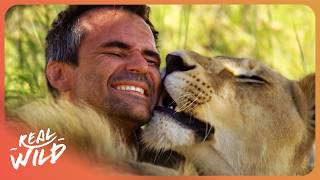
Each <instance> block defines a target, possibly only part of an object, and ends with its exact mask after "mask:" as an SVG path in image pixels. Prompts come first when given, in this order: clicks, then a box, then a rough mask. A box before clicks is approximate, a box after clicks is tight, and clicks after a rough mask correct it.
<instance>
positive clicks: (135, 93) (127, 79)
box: [71, 9, 160, 126]
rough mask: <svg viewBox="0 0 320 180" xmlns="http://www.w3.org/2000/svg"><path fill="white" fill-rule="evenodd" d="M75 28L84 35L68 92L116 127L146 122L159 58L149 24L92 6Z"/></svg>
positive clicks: (156, 89) (157, 78)
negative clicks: (105, 116)
mask: <svg viewBox="0 0 320 180" xmlns="http://www.w3.org/2000/svg"><path fill="white" fill-rule="evenodd" d="M80 27H81V28H82V29H84V30H85V35H84V38H83V39H82V40H81V44H80V47H79V49H78V63H79V64H78V66H77V67H75V70H74V77H73V78H74V81H73V85H72V87H73V88H72V90H71V97H72V98H73V99H82V100H85V101H86V102H87V103H89V104H90V105H92V106H93V107H95V108H96V109H97V110H99V111H102V112H103V113H105V114H107V115H108V116H109V117H112V118H111V119H112V120H115V121H117V122H114V123H115V124H117V125H120V126H137V125H141V124H143V123H145V122H147V121H148V119H149V117H150V113H151V111H152V109H153V108H154V106H155V104H156V101H157V97H158V93H159V86H160V73H159V65H160V58H159V55H158V53H157V49H156V45H155V40H154V37H153V35H152V32H151V30H150V28H149V26H148V25H147V24H146V23H145V22H144V21H143V19H141V18H140V17H139V16H137V15H134V14H131V13H128V12H124V11H121V10H110V9H95V10H92V11H89V12H88V13H86V14H84V15H83V16H81V18H80Z"/></svg>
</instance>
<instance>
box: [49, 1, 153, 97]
mask: <svg viewBox="0 0 320 180" xmlns="http://www.w3.org/2000/svg"><path fill="white" fill-rule="evenodd" d="M97 8H109V9H119V10H123V11H127V12H130V13H134V14H136V15H138V16H139V17H141V18H142V19H143V20H144V21H145V22H146V23H147V24H148V25H149V27H150V29H151V31H152V33H153V37H154V39H155V43H156V45H157V47H158V31H157V30H156V29H155V28H154V26H153V24H152V23H151V21H150V19H149V13H150V7H148V6H146V5H71V6H69V7H68V8H67V9H65V10H64V11H62V12H60V13H59V15H58V17H57V18H56V19H55V20H54V22H53V23H52V25H51V26H52V27H51V29H50V30H49V31H48V34H47V37H46V52H45V56H46V67H47V64H48V62H49V61H59V62H63V63H67V64H73V65H78V48H79V46H80V42H81V38H82V37H83V35H84V34H85V31H84V30H83V29H81V28H80V25H79V23H78V22H79V18H80V16H81V15H83V14H84V13H85V12H87V11H89V10H92V9H97ZM45 71H47V69H46V70H45ZM46 81H47V86H48V89H49V91H50V93H51V94H52V95H53V97H58V96H59V91H58V90H57V89H56V88H54V87H53V86H52V85H51V84H50V82H49V81H48V78H47V76H46Z"/></svg>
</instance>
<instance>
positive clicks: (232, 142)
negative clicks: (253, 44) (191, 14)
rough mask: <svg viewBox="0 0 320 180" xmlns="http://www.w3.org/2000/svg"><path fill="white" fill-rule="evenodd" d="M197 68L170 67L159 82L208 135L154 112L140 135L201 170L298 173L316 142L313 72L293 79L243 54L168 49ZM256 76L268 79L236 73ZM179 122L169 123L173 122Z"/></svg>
mask: <svg viewBox="0 0 320 180" xmlns="http://www.w3.org/2000/svg"><path fill="white" fill-rule="evenodd" d="M173 55H175V56H179V57H180V58H182V59H183V63H184V64H185V65H188V66H190V67H191V66H195V68H193V69H191V70H188V71H175V72H172V73H171V74H169V75H168V76H167V77H166V79H165V80H164V86H165V88H166V90H167V91H168V93H169V94H170V96H171V97H172V98H173V99H174V100H175V102H176V103H177V107H176V109H175V110H176V111H183V112H186V113H188V114H190V115H192V116H194V117H196V118H198V119H200V120H202V121H205V122H207V123H209V124H210V125H211V126H212V127H214V129H215V133H214V135H211V136H210V137H209V138H208V139H207V140H206V141H199V140H197V139H196V138H194V137H195V136H196V135H195V133H194V132H193V133H192V131H190V130H188V128H186V127H185V126H180V125H179V124H176V122H174V121H173V120H172V119H170V117H164V116H156V118H153V120H152V121H151V123H150V125H149V126H148V127H147V128H146V129H145V131H144V135H143V139H144V142H145V143H146V145H147V146H148V147H149V148H152V149H158V150H161V149H173V150H175V151H177V152H179V153H181V154H183V155H184V156H186V158H187V159H188V160H190V161H192V162H193V164H194V166H195V167H196V169H197V170H198V172H199V173H200V174H203V175H303V174H305V173H306V172H308V171H309V170H308V169H307V162H308V160H309V158H310V152H311V149H312V144H313V141H314V119H313V118H314V112H315V111H314V108H315V107H314V93H315V87H314V86H315V85H314V75H310V76H308V77H306V79H304V80H302V81H300V82H296V81H291V80H288V79H286V78H285V77H283V76H281V75H280V74H278V73H276V72H274V71H272V70H271V69H270V68H268V67H267V66H265V65H263V64H261V63H259V62H257V61H253V60H249V59H237V58H229V57H216V58H207V57H203V56H201V55H199V54H197V53H194V52H187V51H180V52H175V53H173ZM242 75H245V76H248V77H249V76H251V77H252V76H259V77H261V78H262V79H264V80H265V81H266V82H261V81H259V80H258V81H257V80H252V79H250V78H247V79H246V78H241V76H242ZM177 126H178V127H179V128H174V129H171V127H177Z"/></svg>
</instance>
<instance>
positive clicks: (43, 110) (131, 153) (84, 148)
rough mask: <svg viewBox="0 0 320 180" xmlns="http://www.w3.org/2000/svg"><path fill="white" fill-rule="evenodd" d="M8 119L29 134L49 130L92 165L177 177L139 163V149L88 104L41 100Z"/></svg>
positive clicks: (147, 164)
mask: <svg viewBox="0 0 320 180" xmlns="http://www.w3.org/2000/svg"><path fill="white" fill-rule="evenodd" d="M8 117H9V118H8V119H9V122H8V124H9V125H10V124H11V125H12V126H15V125H16V124H17V123H18V124H21V123H23V127H27V130H26V131H27V132H29V131H33V130H39V129H47V128H50V129H51V131H53V132H56V133H57V134H58V135H59V137H63V138H64V139H65V141H64V143H66V144H67V148H68V149H70V148H71V149H73V150H76V151H78V152H80V153H82V154H83V153H84V154H85V156H86V157H88V158H89V159H91V160H93V163H98V164H101V165H107V166H111V167H116V168H117V169H119V170H118V171H119V172H120V173H124V174H128V173H129V174H138V175H177V174H178V172H177V171H174V170H171V169H168V168H164V167H158V166H154V165H152V164H149V163H143V162H138V161H137V152H136V149H135V148H132V147H129V146H127V144H125V143H124V141H123V138H122V136H121V133H120V132H118V131H117V130H116V129H115V128H113V127H111V125H110V124H109V123H108V122H109V121H108V119H107V118H106V117H105V116H102V115H100V114H98V113H97V112H96V111H94V110H93V109H92V108H90V107H89V106H88V105H86V104H85V103H78V104H77V105H74V104H73V103H71V102H69V101H68V100H39V101H35V102H32V103H30V104H27V105H24V106H22V107H20V108H17V109H15V110H13V111H11V112H9V113H8ZM19 126H20V125H19Z"/></svg>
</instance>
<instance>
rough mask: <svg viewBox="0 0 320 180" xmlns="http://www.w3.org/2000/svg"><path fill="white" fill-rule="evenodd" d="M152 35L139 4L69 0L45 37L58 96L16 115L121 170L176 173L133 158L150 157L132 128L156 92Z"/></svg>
mask: <svg viewBox="0 0 320 180" xmlns="http://www.w3.org/2000/svg"><path fill="white" fill-rule="evenodd" d="M157 36H158V32H157V31H156V30H155V29H154V27H153V25H152V23H151V22H150V20H149V7H147V6H145V5H132V6H125V5H121V6H120V5H114V6H113V5H104V6H88V5H85V6H84V5H83V6H82V5H79V6H69V7H68V8H67V9H66V10H64V11H62V12H61V13H60V14H59V15H58V18H57V19H56V20H55V21H54V22H53V24H52V28H51V29H50V30H49V32H48V34H47V37H46V71H45V74H46V78H47V85H48V88H49V90H50V92H51V94H52V95H53V97H54V99H55V100H56V102H54V103H52V102H50V103H49V104H46V103H44V104H43V103H40V104H39V103H31V104H28V105H25V106H23V107H22V108H19V109H17V110H16V112H15V113H16V117H17V118H15V119H19V120H20V122H24V123H25V124H27V125H28V126H29V127H31V128H32V129H43V128H51V129H53V130H54V131H55V132H57V134H59V135H61V136H62V137H64V138H65V140H66V141H67V142H66V143H67V144H68V147H76V149H80V150H84V151H85V152H86V153H89V154H90V155H89V156H92V155H93V158H92V159H95V160H98V161H99V162H104V164H108V165H110V164H111V166H112V164H115V166H116V167H121V168H120V169H122V170H123V171H124V172H127V173H128V172H129V173H134V174H147V175H173V174H177V173H176V171H174V170H171V169H168V168H164V167H159V166H154V165H152V164H148V163H141V162H137V160H138V159H140V160H143V159H148V158H150V157H148V158H143V157H140V156H141V153H142V156H149V155H151V154H145V153H144V151H141V145H139V143H138V141H139V140H138V137H136V134H137V133H138V132H139V130H140V127H141V126H142V125H144V124H145V123H147V122H148V120H149V118H150V115H151V112H152V110H153V108H154V107H155V104H156V103H157V99H158V95H159V89H160V81H161V80H160V72H159V66H160V57H159V54H158V51H157V45H156V42H157ZM66 100H67V101H66ZM69 102H71V104H70V103H69ZM84 103H85V104H86V105H89V106H90V109H88V108H87V107H83V104H84ZM91 108H92V109H94V110H95V111H94V112H93V111H92V109H91ZM101 114H102V116H103V117H101V116H100V115H101ZM118 135H120V137H118ZM137 154H138V155H137ZM137 156H138V157H137Z"/></svg>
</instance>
